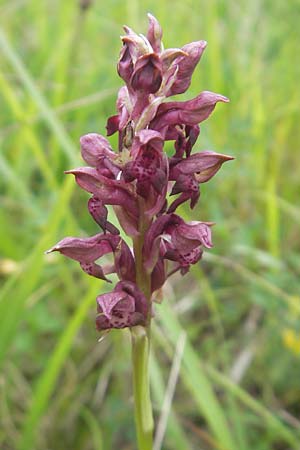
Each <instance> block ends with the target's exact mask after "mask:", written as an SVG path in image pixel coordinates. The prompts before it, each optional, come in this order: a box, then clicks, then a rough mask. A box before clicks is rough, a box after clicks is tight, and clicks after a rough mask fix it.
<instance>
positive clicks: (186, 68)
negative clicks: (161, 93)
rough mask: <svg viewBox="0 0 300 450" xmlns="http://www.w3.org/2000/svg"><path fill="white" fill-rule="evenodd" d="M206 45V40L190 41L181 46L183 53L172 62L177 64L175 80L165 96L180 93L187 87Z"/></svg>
mask: <svg viewBox="0 0 300 450" xmlns="http://www.w3.org/2000/svg"><path fill="white" fill-rule="evenodd" d="M206 45H207V42H206V41H198V42H191V43H190V44H187V45H185V46H184V47H182V51H183V52H184V53H185V55H183V56H181V55H180V56H179V57H178V58H177V59H176V60H175V62H174V64H176V65H177V66H178V71H177V75H176V80H175V82H174V83H173V84H172V86H171V88H170V90H169V92H168V93H167V96H170V95H176V94H181V93H183V92H185V91H186V90H187V89H188V88H189V86H190V84H191V78H192V75H193V72H194V69H195V67H196V66H197V64H198V62H199V60H200V58H201V56H202V53H203V52H204V50H205V47H206Z"/></svg>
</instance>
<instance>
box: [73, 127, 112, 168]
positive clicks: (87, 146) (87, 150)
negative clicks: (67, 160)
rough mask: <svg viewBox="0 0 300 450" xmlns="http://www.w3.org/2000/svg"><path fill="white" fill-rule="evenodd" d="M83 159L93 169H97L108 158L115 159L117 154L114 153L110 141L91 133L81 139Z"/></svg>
mask: <svg viewBox="0 0 300 450" xmlns="http://www.w3.org/2000/svg"><path fill="white" fill-rule="evenodd" d="M80 145H81V155H82V158H83V159H84V160H85V161H86V162H87V163H88V164H90V165H91V166H92V167H96V166H97V165H98V163H99V162H100V161H101V159H102V158H103V157H104V156H106V157H108V158H111V159H115V158H116V157H117V154H116V153H114V152H113V151H112V148H111V146H110V144H109V142H108V140H107V139H106V138H105V137H103V136H101V135H100V134H97V133H89V134H86V135H84V136H82V137H81V138H80Z"/></svg>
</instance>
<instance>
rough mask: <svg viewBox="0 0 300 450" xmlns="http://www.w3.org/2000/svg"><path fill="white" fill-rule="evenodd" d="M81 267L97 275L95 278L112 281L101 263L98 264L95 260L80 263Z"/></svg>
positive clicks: (94, 275) (93, 275) (91, 274)
mask: <svg viewBox="0 0 300 450" xmlns="http://www.w3.org/2000/svg"><path fill="white" fill-rule="evenodd" d="M80 267H81V268H82V270H83V271H84V272H85V273H87V274H88V275H90V276H92V277H95V278H99V279H100V280H104V281H107V282H108V283H111V281H110V280H109V279H108V278H106V276H105V274H104V271H103V269H102V267H101V266H99V264H96V263H93V262H91V263H80Z"/></svg>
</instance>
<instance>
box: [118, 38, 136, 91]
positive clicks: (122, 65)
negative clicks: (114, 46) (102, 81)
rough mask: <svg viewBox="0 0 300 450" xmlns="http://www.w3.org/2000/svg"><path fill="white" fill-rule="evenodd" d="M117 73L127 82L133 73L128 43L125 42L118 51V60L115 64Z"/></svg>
mask: <svg viewBox="0 0 300 450" xmlns="http://www.w3.org/2000/svg"><path fill="white" fill-rule="evenodd" d="M117 70H118V74H119V76H120V77H121V78H123V80H124V81H125V83H127V84H128V83H129V80H130V78H131V76H132V73H133V61H132V57H131V54H130V49H129V46H128V44H127V43H126V42H125V43H124V44H123V47H122V49H121V52H120V57H119V62H118V66H117Z"/></svg>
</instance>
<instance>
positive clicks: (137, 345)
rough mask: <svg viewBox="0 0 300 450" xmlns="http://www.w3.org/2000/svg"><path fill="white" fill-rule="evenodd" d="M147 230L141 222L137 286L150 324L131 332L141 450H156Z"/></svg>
mask: <svg viewBox="0 0 300 450" xmlns="http://www.w3.org/2000/svg"><path fill="white" fill-rule="evenodd" d="M141 216H142V215H141ZM145 228H146V227H145V224H142V223H140V235H139V236H138V237H137V238H135V239H134V240H133V249H134V255H135V262H136V283H137V286H138V287H139V289H140V290H141V291H142V292H143V294H144V295H145V297H146V298H147V300H148V302H149V314H148V318H147V325H146V326H145V327H143V326H137V327H133V328H132V329H131V337H132V372H133V395H134V414H135V426H136V434H137V442H138V450H152V447H153V428H154V424H153V414H152V404H151V397H150V383H149V352H150V325H151V279H150V275H149V274H148V273H147V272H146V271H145V269H144V265H143V256H142V248H143V244H144V236H145Z"/></svg>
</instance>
